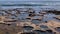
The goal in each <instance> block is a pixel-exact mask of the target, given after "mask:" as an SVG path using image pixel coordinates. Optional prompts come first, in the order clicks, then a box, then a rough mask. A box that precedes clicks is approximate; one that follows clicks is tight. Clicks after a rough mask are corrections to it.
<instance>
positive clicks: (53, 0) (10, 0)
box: [0, 0, 60, 1]
mask: <svg viewBox="0 0 60 34" xmlns="http://www.w3.org/2000/svg"><path fill="white" fill-rule="evenodd" d="M0 1H60V0H0Z"/></svg>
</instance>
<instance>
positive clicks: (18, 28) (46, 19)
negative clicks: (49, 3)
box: [0, 8, 60, 34]
mask: <svg viewBox="0 0 60 34" xmlns="http://www.w3.org/2000/svg"><path fill="white" fill-rule="evenodd" d="M59 12H60V11H57V10H54V11H52V10H49V11H48V10H47V11H43V10H42V11H41V12H40V11H38V13H36V11H35V10H34V9H32V8H27V9H26V8H25V9H24V8H16V9H8V10H0V34H60V16H59V15H58V14H59Z"/></svg>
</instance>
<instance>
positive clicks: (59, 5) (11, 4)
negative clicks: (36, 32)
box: [0, 1, 60, 10]
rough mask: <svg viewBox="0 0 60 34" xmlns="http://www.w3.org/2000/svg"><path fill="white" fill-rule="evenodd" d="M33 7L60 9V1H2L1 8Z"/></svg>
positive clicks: (0, 2) (37, 8) (38, 8)
mask: <svg viewBox="0 0 60 34" xmlns="http://www.w3.org/2000/svg"><path fill="white" fill-rule="evenodd" d="M2 8H3V9H7V8H33V9H36V10H52V9H53V10H54V9H56V10H60V1H0V9H2Z"/></svg>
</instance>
